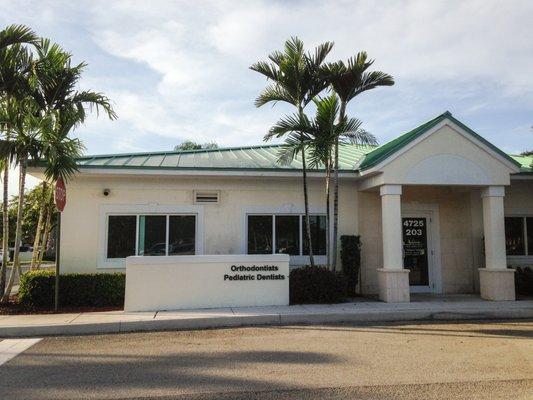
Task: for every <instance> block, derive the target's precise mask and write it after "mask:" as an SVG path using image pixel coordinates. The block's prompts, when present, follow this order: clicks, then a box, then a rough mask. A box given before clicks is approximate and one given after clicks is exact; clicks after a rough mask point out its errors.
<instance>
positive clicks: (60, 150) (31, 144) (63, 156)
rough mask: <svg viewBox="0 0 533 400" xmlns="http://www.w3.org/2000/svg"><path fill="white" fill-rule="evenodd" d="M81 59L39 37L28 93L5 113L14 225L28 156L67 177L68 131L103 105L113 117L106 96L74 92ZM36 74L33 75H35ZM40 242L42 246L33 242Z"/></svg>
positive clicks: (74, 143) (0, 148)
mask: <svg viewBox="0 0 533 400" xmlns="http://www.w3.org/2000/svg"><path fill="white" fill-rule="evenodd" d="M85 66H86V64H85V63H80V64H77V65H74V66H72V65H71V55H70V54H69V53H66V52H64V51H63V50H62V49H61V48H60V47H59V46H58V45H56V44H51V43H50V41H48V40H42V41H41V42H40V43H39V46H38V47H37V62H36V63H35V64H34V68H33V72H34V75H32V77H31V78H32V81H31V82H30V85H29V88H30V93H29V94H28V96H27V97H26V98H25V99H24V101H23V102H17V103H16V106H17V107H15V108H14V110H13V111H12V112H11V113H9V114H8V116H7V119H6V121H7V124H8V125H11V126H12V127H13V129H12V133H13V134H14V138H13V140H12V141H11V143H10V142H7V141H3V142H0V157H1V156H2V155H4V156H5V157H9V158H10V159H13V160H15V161H18V163H19V165H20V182H19V214H20V216H18V217H17V229H16V232H18V231H19V230H20V227H21V225H22V214H21V211H22V206H23V204H24V183H25V177H26V167H27V164H28V161H29V160H30V161H32V162H34V163H36V162H37V161H38V160H39V158H40V157H41V156H42V157H44V159H45V160H46V161H48V162H47V166H46V169H45V176H46V177H47V178H48V179H52V180H55V179H57V178H58V177H62V178H63V177H64V178H67V177H69V176H71V175H72V173H74V171H75V170H76V163H75V158H76V157H77V156H79V154H80V151H81V146H80V145H81V144H80V142H79V141H78V140H77V139H71V138H69V137H68V134H69V133H70V132H71V131H72V130H73V129H75V127H77V126H78V125H80V124H82V123H83V122H84V121H85V119H86V116H87V110H92V109H96V111H97V113H99V111H100V110H103V111H104V112H105V113H106V114H107V115H108V116H109V118H111V119H115V118H116V114H115V112H114V111H113V108H112V107H111V104H110V101H109V99H108V98H107V97H105V96H104V95H102V94H100V93H96V92H93V91H90V90H86V91H78V90H77V86H78V84H79V80H80V78H81V75H82V72H83V69H84V67H85ZM33 78H34V79H33ZM19 247H20V235H18V236H17V234H16V235H15V252H14V256H13V269H12V272H11V275H10V277H9V282H8V285H7V287H6V290H5V292H4V295H3V299H2V300H3V301H6V300H7V299H8V298H9V295H10V293H11V288H12V285H13V282H14V274H15V271H16V272H19V273H20V264H19V259H18V249H19ZM37 247H40V246H37Z"/></svg>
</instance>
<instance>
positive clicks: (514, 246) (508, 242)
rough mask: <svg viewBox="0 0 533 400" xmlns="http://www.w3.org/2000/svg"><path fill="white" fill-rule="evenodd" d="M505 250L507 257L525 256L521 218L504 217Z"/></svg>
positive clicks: (522, 221) (522, 219)
mask: <svg viewBox="0 0 533 400" xmlns="http://www.w3.org/2000/svg"><path fill="white" fill-rule="evenodd" d="M505 249H506V252H507V255H508V256H523V255H525V254H526V253H525V241H524V218H523V217H505Z"/></svg>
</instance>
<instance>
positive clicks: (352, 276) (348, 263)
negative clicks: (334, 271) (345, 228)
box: [341, 235, 361, 295]
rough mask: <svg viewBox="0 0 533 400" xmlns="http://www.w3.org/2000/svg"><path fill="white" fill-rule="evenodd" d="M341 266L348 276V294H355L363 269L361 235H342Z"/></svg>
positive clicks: (344, 273)
mask: <svg viewBox="0 0 533 400" xmlns="http://www.w3.org/2000/svg"><path fill="white" fill-rule="evenodd" d="M341 267H342V273H343V275H344V276H345V277H346V284H347V287H348V294H349V295H354V294H355V288H356V287H357V283H358V281H359V271H360V270H361V237H360V236H357V235H342V236H341Z"/></svg>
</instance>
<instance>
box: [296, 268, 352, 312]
mask: <svg viewBox="0 0 533 400" xmlns="http://www.w3.org/2000/svg"><path fill="white" fill-rule="evenodd" d="M289 288H290V290H289V297H290V303H291V304H313V303H314V304H321V303H322V304H324V303H340V302H342V301H343V300H344V299H345V298H346V280H345V279H344V276H343V275H341V274H336V273H335V272H333V271H330V270H329V269H327V268H323V267H302V268H297V269H293V270H292V271H291V272H290V280H289Z"/></svg>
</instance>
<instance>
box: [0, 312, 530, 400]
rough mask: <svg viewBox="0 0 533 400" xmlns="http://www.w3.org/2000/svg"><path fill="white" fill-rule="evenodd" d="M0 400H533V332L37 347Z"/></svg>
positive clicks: (347, 334) (220, 337) (300, 334)
mask: <svg viewBox="0 0 533 400" xmlns="http://www.w3.org/2000/svg"><path fill="white" fill-rule="evenodd" d="M0 368H1V373H0V398H1V399H6V400H7V399H123V398H138V399H149V398H150V399H151V398H164V399H171V398H175V399H300V398H305V399H510V398H512V399H531V398H533V321H503V322H467V323H457V324H451V323H410V324H381V325H367V326H350V325H335V326H328V325H326V326H292V327H264V328H261V327H259V328H239V329H218V330H204V331H185V332H166V333H142V334H141V333H134V334H120V335H99V336H81V337H80V336H78V337H57V338H45V339H44V340H42V341H41V342H39V343H37V344H35V345H34V346H33V347H30V348H29V349H28V350H26V351H25V352H23V353H22V354H20V355H18V356H17V357H15V358H13V359H12V360H10V361H8V362H7V363H6V364H4V365H2V366H0Z"/></svg>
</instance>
